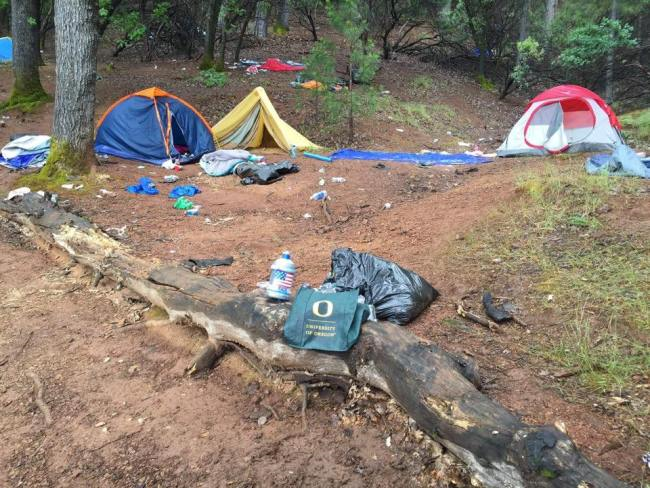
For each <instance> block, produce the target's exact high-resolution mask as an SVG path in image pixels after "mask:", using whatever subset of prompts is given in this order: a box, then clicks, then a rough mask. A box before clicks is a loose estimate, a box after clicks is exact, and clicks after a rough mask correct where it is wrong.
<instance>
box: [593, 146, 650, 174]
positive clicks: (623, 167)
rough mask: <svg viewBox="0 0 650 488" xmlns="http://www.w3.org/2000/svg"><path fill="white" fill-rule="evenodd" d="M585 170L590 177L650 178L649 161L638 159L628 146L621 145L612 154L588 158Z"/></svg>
mask: <svg viewBox="0 0 650 488" xmlns="http://www.w3.org/2000/svg"><path fill="white" fill-rule="evenodd" d="M585 169H586V170H587V173H589V174H592V175H593V174H608V175H612V176H638V177H640V178H650V159H643V160H642V159H640V158H639V156H637V155H636V153H635V152H634V151H633V150H632V149H631V148H630V147H629V146H626V145H624V144H621V145H619V146H617V147H616V149H614V152H613V153H612V154H596V155H594V156H591V157H590V158H588V159H587V163H586V164H585Z"/></svg>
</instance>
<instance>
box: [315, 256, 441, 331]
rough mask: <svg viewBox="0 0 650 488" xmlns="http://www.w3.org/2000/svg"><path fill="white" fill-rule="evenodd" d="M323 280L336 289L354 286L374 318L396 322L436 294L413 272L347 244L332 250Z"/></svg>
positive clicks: (411, 315)
mask: <svg viewBox="0 0 650 488" xmlns="http://www.w3.org/2000/svg"><path fill="white" fill-rule="evenodd" d="M326 282H329V283H333V284H334V285H335V286H336V288H337V290H352V289H355V288H358V289H359V293H360V294H361V295H362V296H363V297H364V298H365V299H366V303H368V304H370V305H374V307H375V309H376V312H377V318H378V319H380V320H388V321H390V322H393V323H395V324H398V325H404V324H407V323H409V322H410V321H411V320H413V319H414V318H415V317H417V316H418V315H419V314H420V313H421V312H422V311H423V310H424V309H425V308H426V307H428V306H429V305H430V304H431V302H432V301H433V300H435V299H436V298H437V297H438V295H439V293H438V291H437V290H436V289H435V288H433V287H432V286H431V285H430V284H429V283H428V282H427V281H426V280H425V279H424V278H422V277H421V276H419V275H418V274H417V273H415V272H413V271H409V270H407V269H404V268H402V267H401V266H399V265H397V264H395V263H393V262H390V261H387V260H385V259H382V258H379V257H377V256H374V255H372V254H369V253H358V252H354V251H353V250H352V249H349V248H341V249H335V250H334V251H333V252H332V270H331V273H330V275H329V276H328V278H327V280H326Z"/></svg>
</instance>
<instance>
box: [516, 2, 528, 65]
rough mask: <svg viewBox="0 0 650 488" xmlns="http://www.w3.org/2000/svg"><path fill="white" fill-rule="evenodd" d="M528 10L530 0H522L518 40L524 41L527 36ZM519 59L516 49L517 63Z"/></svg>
mask: <svg viewBox="0 0 650 488" xmlns="http://www.w3.org/2000/svg"><path fill="white" fill-rule="evenodd" d="M529 12H530V0H524V1H523V5H522V7H521V19H520V20H519V42H521V41H525V40H526V38H527V37H528V24H529V22H528V15H529ZM520 60H521V55H520V54H519V50H517V64H519V61H520Z"/></svg>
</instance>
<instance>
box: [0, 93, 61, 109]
mask: <svg viewBox="0 0 650 488" xmlns="http://www.w3.org/2000/svg"><path fill="white" fill-rule="evenodd" d="M51 101H52V97H51V96H50V95H48V94H47V93H45V92H43V91H41V92H37V93H32V94H30V95H18V94H15V93H14V94H12V95H11V96H10V97H9V99H8V100H6V101H4V102H2V103H0V112H6V111H7V110H20V111H21V112H23V113H32V112H34V111H35V110H36V109H37V108H39V107H40V106H41V105H44V104H46V103H48V102H51Z"/></svg>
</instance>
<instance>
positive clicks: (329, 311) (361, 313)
mask: <svg viewBox="0 0 650 488" xmlns="http://www.w3.org/2000/svg"><path fill="white" fill-rule="evenodd" d="M358 297H359V290H352V291H345V292H340V293H321V292H319V291H316V290H314V289H313V288H301V289H300V290H298V294H297V295H296V299H295V300H294V302H293V306H292V307H291V312H290V313H289V318H288V319H287V321H286V323H285V324H284V338H285V339H286V340H287V342H288V343H289V345H290V346H293V347H297V348H300V349H317V350H320V351H347V350H348V349H350V348H351V347H352V346H353V345H354V344H355V343H356V342H357V339H359V333H360V331H361V324H362V323H363V322H365V321H366V319H367V318H368V315H369V313H370V311H369V310H368V306H367V305H365V304H363V303H358V301H357V299H358Z"/></svg>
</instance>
